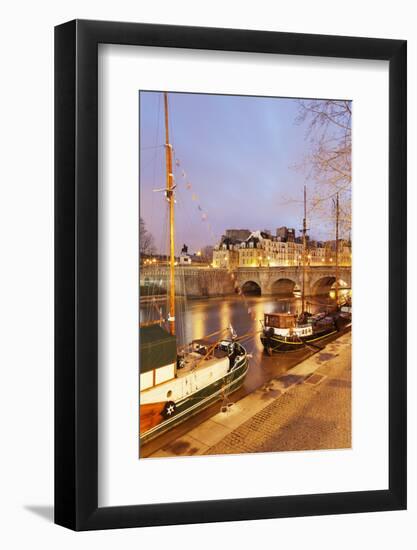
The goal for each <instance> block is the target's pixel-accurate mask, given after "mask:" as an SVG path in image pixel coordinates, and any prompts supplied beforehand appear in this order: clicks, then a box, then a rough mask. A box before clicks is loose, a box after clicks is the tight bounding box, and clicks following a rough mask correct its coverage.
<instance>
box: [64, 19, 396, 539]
mask: <svg viewBox="0 0 417 550" xmlns="http://www.w3.org/2000/svg"><path fill="white" fill-rule="evenodd" d="M55 159H56V164H55V193H56V203H55V204H56V211H55V219H56V226H55V235H56V239H55V243H56V248H55V253H56V330H55V334H56V340H55V349H56V356H55V357H56V359H55V381H56V383H55V399H56V401H55V411H56V413H55V441H56V443H55V465H56V467H55V521H56V523H58V524H60V525H63V526H65V527H69V528H71V529H75V530H88V529H106V528H118V527H119V528H122V527H139V526H152V525H168V524H178V523H199V522H214V521H235V520H247V519H261V518H277V517H288V516H306V515H322V514H338V513H353V512H369V511H381V510H400V509H404V508H405V507H406V42H405V41H402V40H385V39H384V40H382V39H370V38H353V37H338V36H318V35H304V34H287V33H279V32H260V31H247V30H237V29H214V28H193V27H174V26H163V25H148V24H139V23H116V22H104V21H101V22H99V21H71V22H68V23H65V24H63V25H60V26H58V27H56V30H55Z"/></svg>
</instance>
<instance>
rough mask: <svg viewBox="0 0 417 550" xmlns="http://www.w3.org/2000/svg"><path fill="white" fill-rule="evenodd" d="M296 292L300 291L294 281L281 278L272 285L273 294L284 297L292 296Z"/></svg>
mask: <svg viewBox="0 0 417 550" xmlns="http://www.w3.org/2000/svg"><path fill="white" fill-rule="evenodd" d="M294 290H299V287H298V285H297V284H296V282H295V281H293V280H292V279H288V278H286V277H281V278H280V279H276V280H275V281H274V282H273V283H272V284H271V294H281V295H283V296H292V295H293V294H294Z"/></svg>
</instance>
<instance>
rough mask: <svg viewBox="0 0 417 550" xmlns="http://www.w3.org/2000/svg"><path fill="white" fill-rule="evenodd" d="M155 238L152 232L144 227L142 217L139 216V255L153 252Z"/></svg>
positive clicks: (147, 254)
mask: <svg viewBox="0 0 417 550" xmlns="http://www.w3.org/2000/svg"><path fill="white" fill-rule="evenodd" d="M155 251H156V248H155V240H154V238H153V235H152V233H150V232H149V231H148V230H147V229H146V224H145V221H144V219H143V218H139V252H140V255H141V256H149V255H151V254H155Z"/></svg>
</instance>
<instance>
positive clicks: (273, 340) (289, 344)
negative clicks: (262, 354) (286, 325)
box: [261, 325, 339, 353]
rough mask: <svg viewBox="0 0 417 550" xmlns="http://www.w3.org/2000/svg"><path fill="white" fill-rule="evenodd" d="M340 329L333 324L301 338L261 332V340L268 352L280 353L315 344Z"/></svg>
mask: <svg viewBox="0 0 417 550" xmlns="http://www.w3.org/2000/svg"><path fill="white" fill-rule="evenodd" d="M338 331H339V329H338V328H337V327H336V326H335V325H333V326H329V327H326V328H323V329H322V330H318V331H315V332H314V333H313V334H311V335H310V336H304V337H300V338H283V337H280V336H277V335H275V334H274V335H268V334H265V333H263V334H261V342H262V344H263V346H264V348H265V350H266V351H267V352H268V353H280V352H291V351H298V350H300V349H302V348H304V347H305V346H306V345H311V346H315V345H317V344H318V343H319V342H320V340H323V339H324V338H327V337H328V336H331V335H332V334H335V333H336V332H338Z"/></svg>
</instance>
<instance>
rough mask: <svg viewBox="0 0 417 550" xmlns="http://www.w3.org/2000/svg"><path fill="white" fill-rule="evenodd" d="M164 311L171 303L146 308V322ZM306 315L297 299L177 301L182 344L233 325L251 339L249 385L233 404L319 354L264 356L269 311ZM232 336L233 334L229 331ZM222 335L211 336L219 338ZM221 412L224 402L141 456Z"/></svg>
mask: <svg viewBox="0 0 417 550" xmlns="http://www.w3.org/2000/svg"><path fill="white" fill-rule="evenodd" d="M326 304H329V299H328V298H326V297H324V298H323V297H322V298H320V300H319V301H318V300H317V299H315V300H314V303H309V307H308V309H309V311H311V313H316V312H317V311H320V310H323V308H324V307H325V305H326ZM158 308H160V310H161V315H162V317H165V316H166V305H165V300H164V299H163V300H161V302H160V303H159V304H144V305H142V306H141V308H140V316H141V321H142V322H143V321H149V320H151V319H157V318H158V317H159V314H158ZM300 311H301V299H300V298H294V297H293V296H288V297H278V296H245V297H242V296H237V295H236V296H227V297H222V298H206V299H193V300H184V299H182V298H180V299H178V300H177V302H176V312H175V317H176V333H177V342H178V345H179V346H181V345H184V344H187V343H190V342H191V341H192V340H195V339H199V338H204V337H205V336H207V335H209V334H211V333H214V332H216V331H219V330H221V329H227V328H228V327H229V326H230V325H231V326H232V327H233V329H234V331H235V332H236V333H237V335H238V337H244V336H245V335H247V337H246V338H244V339H242V340H241V343H242V344H243V345H244V347H245V348H246V350H247V352H248V353H249V354H250V355H249V357H250V358H249V371H248V374H247V376H246V379H245V382H244V385H243V386H242V388H241V389H239V390H238V391H236V392H235V393H234V394H232V396H231V398H232V400H233V401H236V400H238V399H241V398H242V397H243V396H244V395H247V394H248V393H251V392H253V391H254V390H255V389H257V388H259V387H262V386H263V385H265V384H267V383H268V382H269V381H270V380H271V378H273V377H275V376H279V375H281V374H283V373H285V372H286V371H287V370H288V369H290V368H292V367H293V366H294V365H296V364H297V363H299V362H300V361H302V360H303V359H305V358H306V357H309V356H310V355H312V353H313V351H312V350H311V349H309V348H304V349H302V350H299V351H297V352H293V353H281V354H275V355H274V356H272V357H269V356H267V355H266V354H264V353H263V346H262V344H261V340H260V331H261V329H262V324H261V322H262V321H263V318H264V313H274V312H283V313H285V312H291V313H299V312H300ZM224 335H225V336H227V335H228V333H227V331H226V332H225V333H224ZM216 338H218V336H216V337H213V338H211V339H212V340H215V339H216ZM218 411H219V404H217V405H212V406H211V407H210V408H209V409H206V411H202V412H201V413H199V414H198V415H196V417H193V418H190V419H189V420H187V421H186V422H184V423H183V424H181V425H179V426H177V427H176V428H174V429H173V430H171V431H170V432H167V433H166V434H163V435H162V436H160V437H159V438H157V439H155V440H153V441H151V442H150V443H148V444H147V445H145V446H144V448H143V449H141V456H148V455H149V454H151V453H152V452H154V451H155V450H156V449H158V448H161V447H162V446H163V445H165V444H166V443H169V441H172V440H173V438H176V437H179V436H181V435H182V434H184V433H186V432H187V431H189V430H190V429H192V428H193V427H194V426H195V425H197V424H198V423H200V422H202V421H203V420H205V419H206V418H209V417H210V416H212V415H213V414H216V413H217V412H218Z"/></svg>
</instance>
